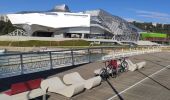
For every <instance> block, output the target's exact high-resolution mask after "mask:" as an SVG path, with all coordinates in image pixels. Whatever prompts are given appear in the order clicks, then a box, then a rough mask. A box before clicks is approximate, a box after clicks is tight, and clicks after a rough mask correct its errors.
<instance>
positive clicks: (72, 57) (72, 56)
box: [71, 49, 74, 65]
mask: <svg viewBox="0 0 170 100" xmlns="http://www.w3.org/2000/svg"><path fill="white" fill-rule="evenodd" d="M71 59H72V65H74V54H73V49H71Z"/></svg>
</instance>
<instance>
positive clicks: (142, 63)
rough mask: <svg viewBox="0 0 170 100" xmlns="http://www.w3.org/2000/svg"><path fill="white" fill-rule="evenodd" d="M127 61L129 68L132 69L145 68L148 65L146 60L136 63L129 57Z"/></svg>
mask: <svg viewBox="0 0 170 100" xmlns="http://www.w3.org/2000/svg"><path fill="white" fill-rule="evenodd" d="M126 61H127V63H128V70H130V71H135V70H137V69H141V68H143V67H144V66H145V65H146V62H145V61H142V62H139V63H136V64H134V63H133V62H132V61H131V60H129V59H127V60H126Z"/></svg>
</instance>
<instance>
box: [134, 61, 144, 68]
mask: <svg viewBox="0 0 170 100" xmlns="http://www.w3.org/2000/svg"><path fill="white" fill-rule="evenodd" d="M145 65H146V62H145V61H142V62H139V63H136V66H137V68H138V69H141V68H143V67H144V66H145Z"/></svg>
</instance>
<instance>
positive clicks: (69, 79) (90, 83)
mask: <svg viewBox="0 0 170 100" xmlns="http://www.w3.org/2000/svg"><path fill="white" fill-rule="evenodd" d="M63 81H64V82H65V83H66V84H75V83H83V84H84V85H85V88H86V89H91V88H93V87H95V86H97V85H99V84H100V83H101V77H100V76H97V77H93V78H90V79H88V80H85V79H83V78H82V77H81V76H80V74H79V73H78V72H73V73H69V74H66V75H64V77H63Z"/></svg>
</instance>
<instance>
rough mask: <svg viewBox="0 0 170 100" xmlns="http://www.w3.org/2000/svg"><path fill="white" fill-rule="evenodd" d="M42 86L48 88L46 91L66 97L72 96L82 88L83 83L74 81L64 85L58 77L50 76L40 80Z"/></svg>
mask: <svg viewBox="0 0 170 100" xmlns="http://www.w3.org/2000/svg"><path fill="white" fill-rule="evenodd" d="M42 82H43V87H45V88H48V89H47V91H49V92H53V93H58V94H61V95H64V96H66V97H72V96H73V95H75V94H78V93H80V92H81V91H83V90H84V84H81V83H76V84H73V85H70V86H66V85H65V84H64V83H63V82H62V81H61V80H60V78H58V77H52V78H49V79H45V80H43V81H42Z"/></svg>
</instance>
